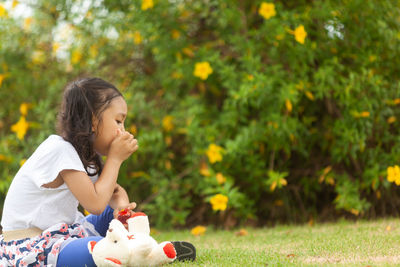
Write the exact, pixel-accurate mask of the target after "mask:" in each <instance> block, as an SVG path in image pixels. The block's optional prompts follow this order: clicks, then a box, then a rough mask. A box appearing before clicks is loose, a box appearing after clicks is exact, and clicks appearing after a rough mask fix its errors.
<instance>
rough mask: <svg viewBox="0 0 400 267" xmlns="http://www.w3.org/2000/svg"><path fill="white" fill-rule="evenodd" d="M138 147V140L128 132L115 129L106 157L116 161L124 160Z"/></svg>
mask: <svg viewBox="0 0 400 267" xmlns="http://www.w3.org/2000/svg"><path fill="white" fill-rule="evenodd" d="M138 148H139V146H138V141H137V140H136V139H135V138H134V136H133V135H132V134H130V133H129V132H126V131H124V132H122V131H121V130H120V129H118V130H117V135H116V137H115V138H114V140H113V141H112V143H111V147H110V151H109V153H108V157H109V158H110V159H111V158H112V159H115V160H117V161H120V162H122V161H124V160H126V159H127V158H128V157H129V156H130V155H131V154H132V153H133V152H135V151H136V150H137V149H138Z"/></svg>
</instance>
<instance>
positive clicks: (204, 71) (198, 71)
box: [193, 61, 213, 80]
mask: <svg viewBox="0 0 400 267" xmlns="http://www.w3.org/2000/svg"><path fill="white" fill-rule="evenodd" d="M212 72H213V69H212V68H211V66H210V63H208V62H207V61H204V62H198V63H196V65H195V67H194V72H193V75H194V76H196V77H199V78H200V79H202V80H207V78H208V75H210V74H211V73H212Z"/></svg>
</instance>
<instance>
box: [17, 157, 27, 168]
mask: <svg viewBox="0 0 400 267" xmlns="http://www.w3.org/2000/svg"><path fill="white" fill-rule="evenodd" d="M25 162H26V159H21V161H20V162H19V166H20V167H22V165H24V164H25Z"/></svg>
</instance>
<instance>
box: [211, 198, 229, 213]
mask: <svg viewBox="0 0 400 267" xmlns="http://www.w3.org/2000/svg"><path fill="white" fill-rule="evenodd" d="M210 203H211V205H212V209H213V210H226V207H227V204H228V197H227V196H224V195H222V194H216V195H215V196H213V197H212V198H211V199H210Z"/></svg>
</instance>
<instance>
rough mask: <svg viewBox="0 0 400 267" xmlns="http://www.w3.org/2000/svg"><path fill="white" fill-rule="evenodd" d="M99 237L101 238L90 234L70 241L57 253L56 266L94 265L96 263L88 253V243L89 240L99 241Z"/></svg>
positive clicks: (89, 266) (92, 266)
mask: <svg viewBox="0 0 400 267" xmlns="http://www.w3.org/2000/svg"><path fill="white" fill-rule="evenodd" d="M101 239H103V237H101V236H90V237H85V238H77V239H75V240H73V241H71V242H70V243H68V244H67V245H66V246H65V247H64V248H63V249H62V250H61V252H60V254H59V255H58V260H57V267H78V266H82V267H83V266H87V267H95V266H96V264H95V263H94V261H93V258H92V255H91V254H90V253H89V249H88V243H89V242H90V241H96V242H99V241H100V240H101Z"/></svg>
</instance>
